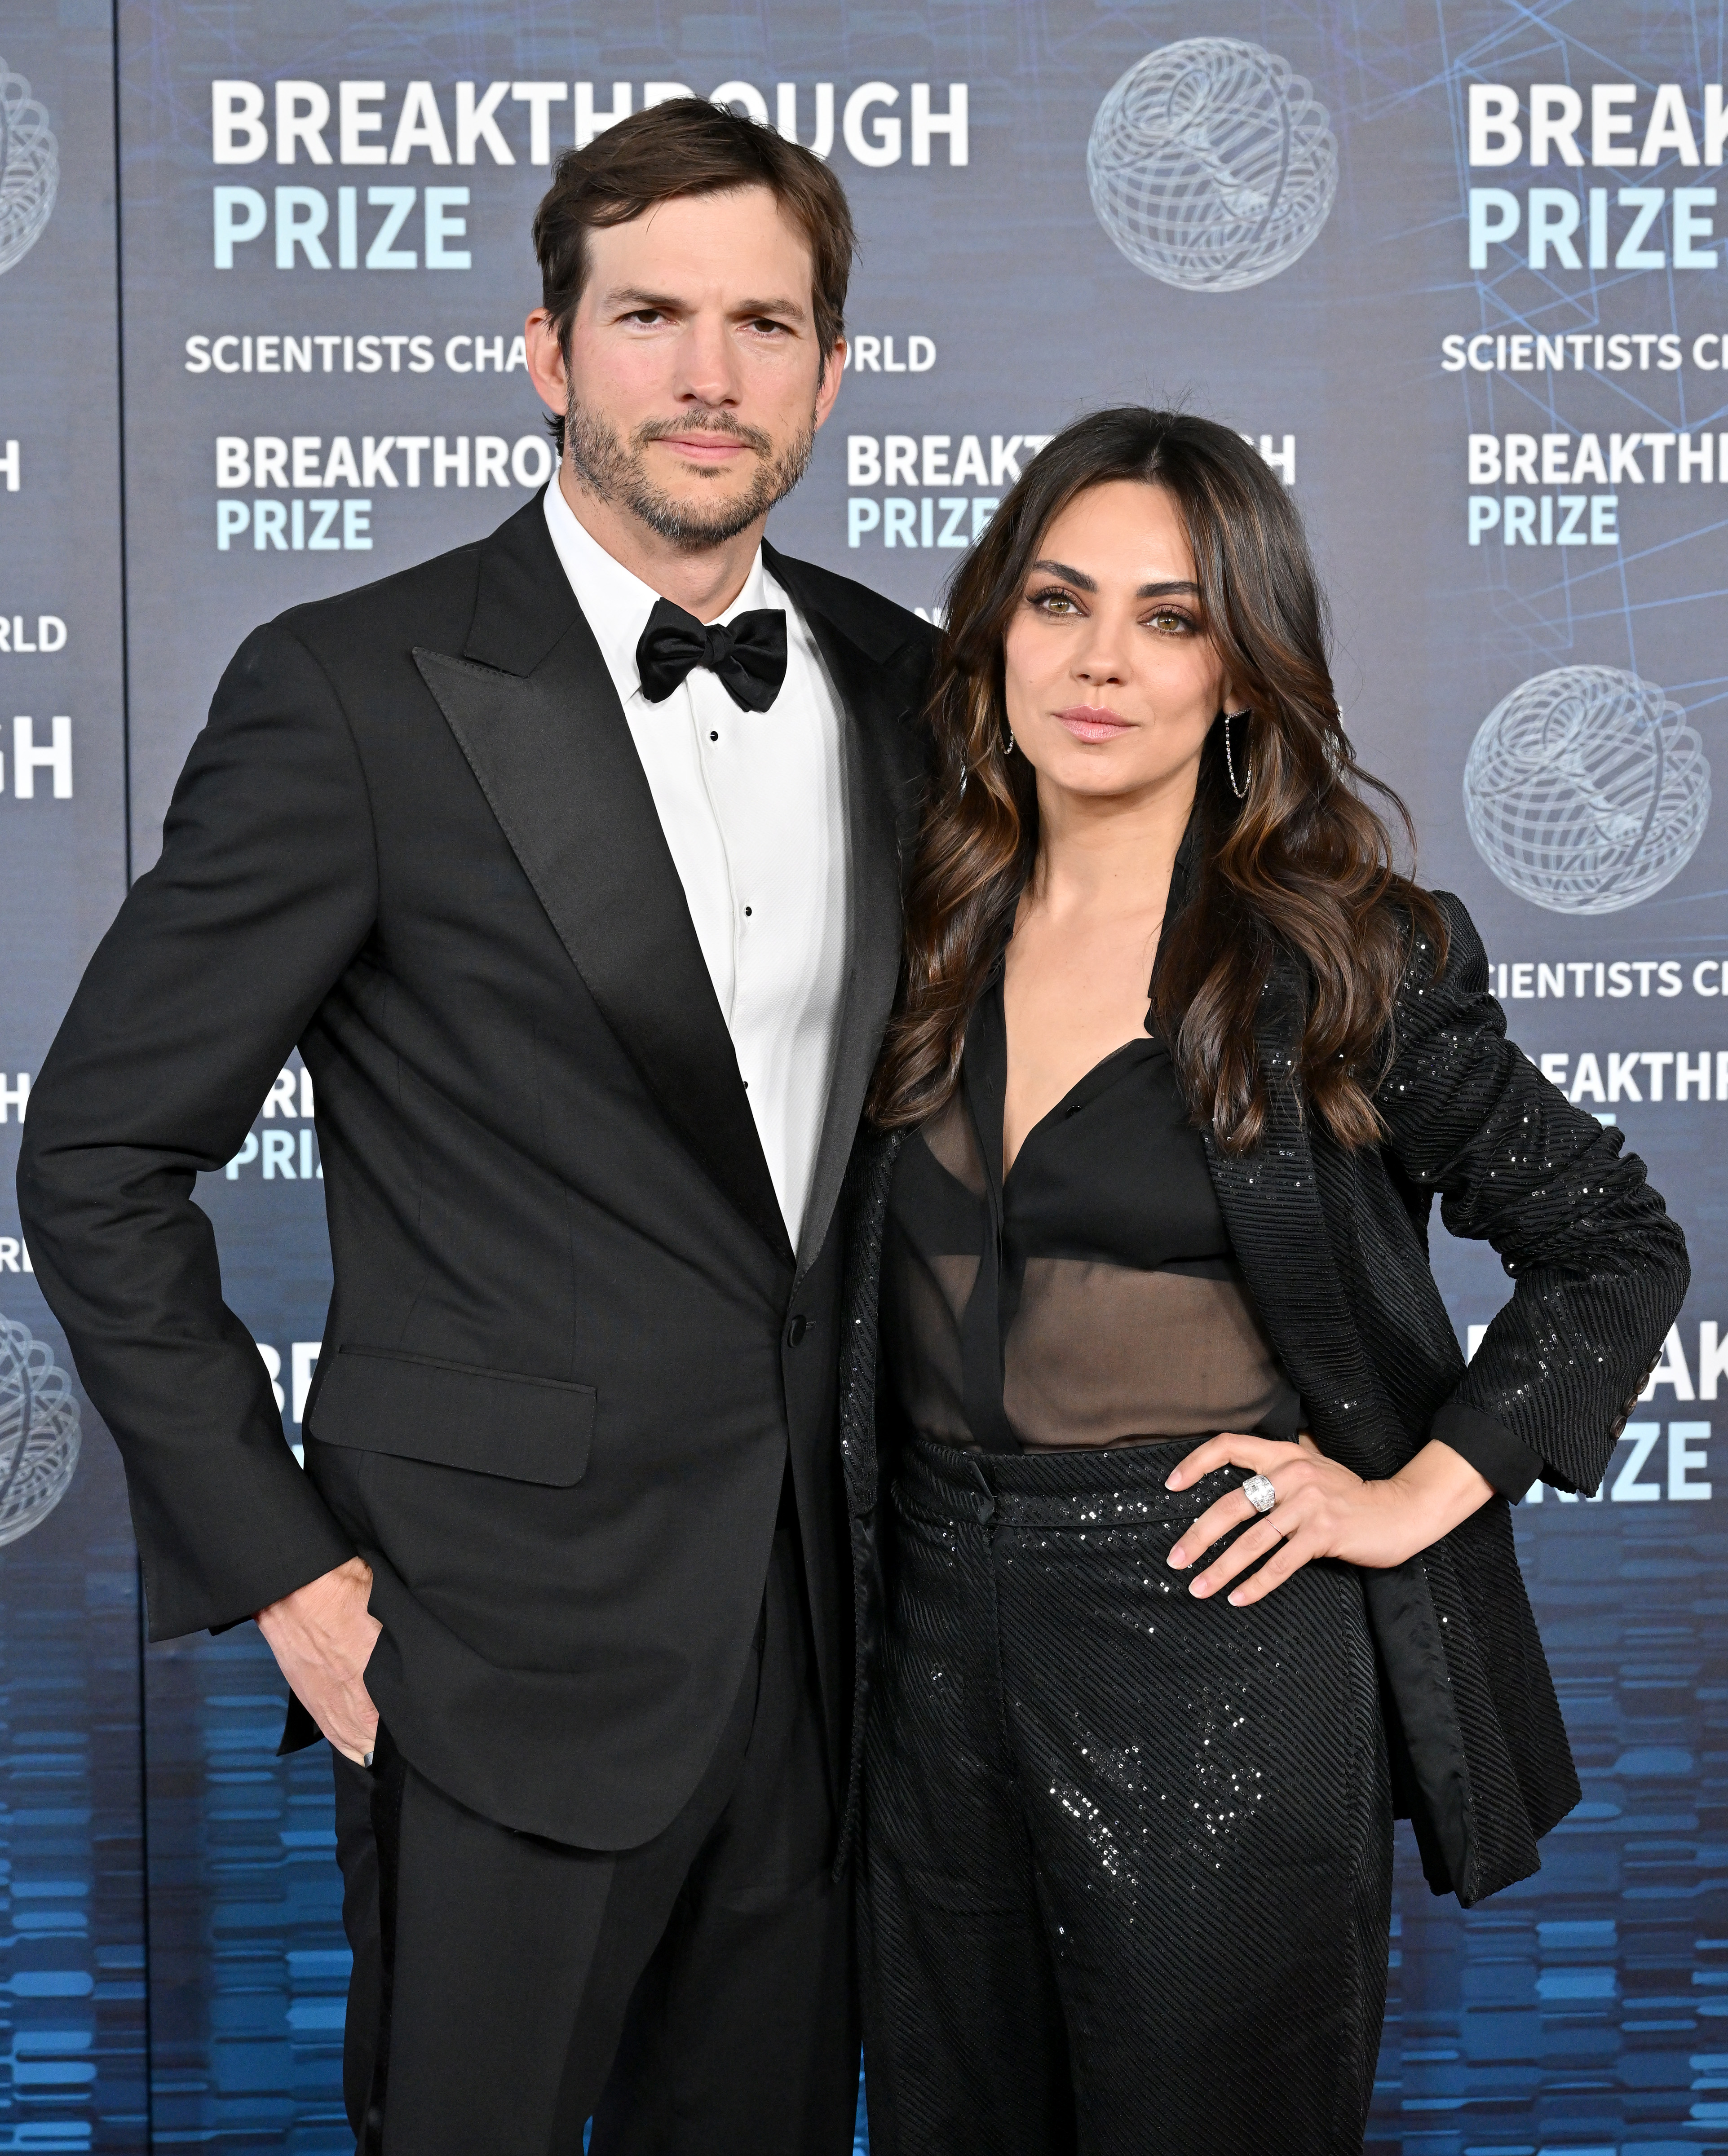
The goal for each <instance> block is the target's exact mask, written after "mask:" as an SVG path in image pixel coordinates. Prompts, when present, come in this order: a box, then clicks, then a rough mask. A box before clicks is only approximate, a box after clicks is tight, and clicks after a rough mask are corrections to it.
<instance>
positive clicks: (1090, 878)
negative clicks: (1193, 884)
mask: <svg viewBox="0 0 1728 2156" xmlns="http://www.w3.org/2000/svg"><path fill="white" fill-rule="evenodd" d="M1193 805H1194V784H1193V775H1192V774H1188V775H1187V785H1186V787H1185V788H1182V787H1177V788H1159V789H1158V790H1157V791H1156V793H1147V794H1142V795H1136V796H1134V797H1132V798H1128V799H1124V798H1120V797H1113V798H1107V799H1100V798H1099V797H1097V796H1096V795H1091V794H1081V793H1071V792H1069V790H1068V789H1066V788H1060V789H1059V788H1054V787H1045V786H1043V784H1040V786H1039V788H1038V860H1037V862H1036V864H1035V865H1034V867H1033V874H1032V880H1031V884H1030V885H1029V886H1028V891H1027V895H1026V902H1027V904H1028V905H1029V906H1031V907H1033V908H1036V910H1037V911H1039V912H1041V913H1044V914H1047V915H1049V916H1052V917H1053V918H1062V917H1073V916H1077V915H1084V914H1089V913H1091V912H1093V911H1096V910H1098V909H1100V908H1101V909H1103V910H1105V911H1109V912H1113V913H1119V914H1120V913H1140V912H1146V913H1149V914H1152V915H1161V913H1162V912H1163V911H1164V905H1165V901H1166V898H1167V895H1168V893H1169V890H1170V878H1171V874H1172V870H1173V869H1174V867H1175V865H1176V856H1177V849H1178V847H1180V845H1181V844H1182V834H1183V833H1184V832H1185V831H1186V830H1187V826H1188V817H1189V814H1190V812H1191V811H1192V808H1193Z"/></svg>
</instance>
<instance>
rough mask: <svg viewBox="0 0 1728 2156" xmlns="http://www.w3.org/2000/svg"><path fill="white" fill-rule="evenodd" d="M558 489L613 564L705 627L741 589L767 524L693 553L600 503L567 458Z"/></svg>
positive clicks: (761, 522) (763, 522)
mask: <svg viewBox="0 0 1728 2156" xmlns="http://www.w3.org/2000/svg"><path fill="white" fill-rule="evenodd" d="M558 489H559V491H560V492H561V494H562V495H563V496H564V499H565V500H566V502H567V504H568V505H569V508H570V513H571V515H572V516H573V517H575V519H576V521H577V523H578V524H580V525H581V526H582V529H583V531H586V532H587V535H588V536H589V537H590V538H591V539H592V540H594V541H595V542H597V544H598V545H600V546H602V547H604V548H605V549H606V551H607V552H608V554H610V555H611V557H612V558H613V561H614V562H619V563H621V564H622V565H623V567H625V568H627V569H628V571H629V572H630V574H631V575H632V576H633V577H640V579H641V580H642V582H643V583H644V584H646V585H647V586H648V588H649V590H650V591H655V592H658V593H659V595H660V597H661V598H663V599H670V600H671V601H672V603H673V604H674V606H681V607H682V608H684V609H685V612H686V613H693V614H694V615H695V617H696V619H697V620H698V621H702V622H708V621H716V620H718V619H719V618H720V615H721V614H723V613H725V612H726V608H728V607H729V606H730V605H731V603H732V602H733V600H734V599H735V598H737V596H738V594H739V593H740V592H741V591H742V590H743V588H744V580H745V578H746V577H748V576H749V574H750V568H751V563H752V562H754V561H755V559H756V550H757V548H758V547H760V546H761V543H762V527H763V526H764V525H766V524H767V521H768V520H767V516H766V515H764V516H759V517H758V518H757V519H756V522H755V523H754V524H751V525H750V526H748V527H747V528H746V530H744V531H741V532H739V534H738V535H737V536H736V538H733V539H726V540H722V541H721V542H720V543H719V545H717V546H714V547H703V548H701V549H700V551H699V552H690V550H689V549H688V548H686V547H679V546H677V545H676V544H674V542H673V541H671V540H669V539H664V538H662V537H661V536H660V534H659V532H658V531H650V530H649V527H648V526H647V525H645V524H644V522H643V521H642V520H641V518H640V517H638V516H632V515H631V514H630V512H629V511H628V510H624V509H618V508H615V507H614V506H613V505H612V503H610V502H608V501H602V500H601V499H600V497H599V495H597V494H595V493H594V492H593V491H592V489H590V488H588V487H586V486H584V485H582V481H581V480H579V479H578V478H577V475H576V471H575V469H574V467H573V466H572V464H571V462H570V459H569V458H568V457H566V458H565V459H564V462H563V464H562V465H561V466H560V467H559V471H558Z"/></svg>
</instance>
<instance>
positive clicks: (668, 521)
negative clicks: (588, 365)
mask: <svg viewBox="0 0 1728 2156" xmlns="http://www.w3.org/2000/svg"><path fill="white" fill-rule="evenodd" d="M670 434H725V435H727V436H729V437H730V438H731V439H732V440H734V441H738V442H742V443H743V444H744V445H745V446H746V449H753V450H754V451H755V452H756V459H757V461H756V477H755V478H754V480H752V481H751V484H750V485H749V486H748V487H746V490H745V491H744V492H743V494H742V495H737V496H735V497H734V498H733V499H732V500H729V501H727V502H726V503H725V504H724V505H723V506H722V505H719V504H716V505H715V507H713V508H711V509H708V508H704V507H702V506H700V505H699V504H697V503H695V502H690V501H682V500H679V499H678V497H677V496H676V495H670V494H668V493H667V492H666V490H665V489H664V487H659V486H656V485H655V484H654V481H653V480H651V479H650V478H649V475H648V461H647V457H646V454H645V452H646V449H647V446H648V444H649V443H650V442H658V441H663V440H664V439H665V438H666V437H667V436H668V435H670ZM564 440H565V444H566V446H567V449H569V452H570V461H571V463H572V465H573V466H574V467H575V470H576V475H577V478H578V479H579V480H581V481H582V484H583V485H585V486H586V487H587V488H588V489H589V490H591V491H592V493H594V494H597V495H598V496H599V497H600V499H601V500H602V501H603V502H605V503H606V504H607V506H608V507H609V508H613V509H623V510H628V511H629V513H630V514H631V515H632V516H638V517H639V518H640V519H641V520H642V521H643V522H644V524H645V525H647V526H648V528H649V531H655V532H658V533H659V536H660V537H661V538H663V539H668V540H670V541H671V542H672V544H673V545H674V547H684V548H685V549H686V550H687V551H688V552H690V553H693V554H694V553H700V552H703V551H704V550H705V548H707V547H718V546H721V545H723V544H724V543H725V542H726V540H728V539H736V537H737V536H738V534H739V533H740V532H741V531H747V530H748V528H749V527H750V526H751V525H752V524H754V523H755V522H756V519H757V518H758V517H760V516H767V513H768V511H770V510H771V509H772V507H773V506H774V504H775V503H776V502H777V501H778V500H781V499H782V496H783V495H788V494H790V493H791V492H792V489H793V488H794V487H795V486H796V485H797V483H798V481H799V480H801V479H802V477H803V475H804V471H805V469H806V467H807V466H808V464H809V462H810V454H811V451H812V450H813V449H814V447H815V445H816V416H815V413H812V414H811V417H810V423H809V424H808V426H807V427H806V428H805V429H804V430H803V431H802V434H798V435H797V436H796V437H795V438H794V439H793V440H792V441H791V442H789V443H788V444H787V446H786V447H785V448H784V449H782V450H781V451H780V453H779V454H777V455H776V454H774V444H773V441H772V438H771V437H770V436H768V435H767V434H763V433H762V432H761V429H759V428H756V427H746V426H745V425H744V424H743V423H741V421H739V420H736V419H734V418H732V417H731V415H730V414H729V413H725V412H710V413H705V414H703V415H702V416H701V417H700V418H685V419H649V420H647V421H645V422H644V423H643V424H642V425H641V426H639V427H638V429H636V431H635V433H634V434H633V435H632V436H631V438H630V445H629V447H628V449H626V448H625V446H624V444H623V442H622V441H621V440H620V439H618V434H616V433H615V432H614V431H613V429H612V428H611V427H609V426H608V424H607V423H606V422H605V420H604V419H602V418H600V416H599V415H598V413H593V412H589V411H587V410H585V409H584V408H582V406H581V405H580V404H578V403H577V401H576V392H575V389H574V388H573V387H572V390H571V393H570V403H569V406H568V408H567V412H566V414H565V423H564Z"/></svg>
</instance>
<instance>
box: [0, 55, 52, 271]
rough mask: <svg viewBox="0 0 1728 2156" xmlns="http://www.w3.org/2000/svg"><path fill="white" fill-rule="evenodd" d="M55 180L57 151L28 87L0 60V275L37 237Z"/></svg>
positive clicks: (49, 206) (19, 259) (46, 216)
mask: <svg viewBox="0 0 1728 2156" xmlns="http://www.w3.org/2000/svg"><path fill="white" fill-rule="evenodd" d="M59 183H60V149H59V144H58V143H57V142H56V141H54V135H53V132H52V131H51V130H50V128H49V124H48V115H47V113H45V112H44V110H43V109H42V107H41V106H40V105H38V103H37V102H36V100H35V99H34V98H33V97H32V96H31V95H30V85H29V84H28V82H26V81H25V80H24V78H23V76H22V75H21V74H13V72H12V70H11V69H9V68H8V66H7V64H6V63H5V61H4V60H3V59H0V276H3V275H5V273H6V272H7V270H8V269H11V268H12V267H13V264H14V263H18V262H22V261H23V259H24V257H25V255H27V254H28V253H29V251H30V249H32V248H33V246H34V245H35V244H36V243H37V241H38V239H40V238H41V237H42V228H43V227H44V225H45V224H46V223H48V220H49V214H50V213H51V212H52V210H53V208H54V193H55V190H56V189H57V188H58V187H59Z"/></svg>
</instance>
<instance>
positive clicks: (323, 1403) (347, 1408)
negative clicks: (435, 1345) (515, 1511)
mask: <svg viewBox="0 0 1728 2156" xmlns="http://www.w3.org/2000/svg"><path fill="white" fill-rule="evenodd" d="M594 1399H595V1394H594V1389H593V1387H592V1385H572V1384H569V1383H566V1382H565V1381H564V1380H563V1379H562V1378H529V1377H522V1376H520V1375H518V1374H517V1373H514V1372H512V1371H509V1370H483V1369H479V1368H476V1367H475V1365H474V1364H473V1363H444V1362H440V1361H438V1359H437V1358H435V1357H433V1356H430V1355H402V1354H397V1353H395V1352H394V1351H393V1350H392V1349H390V1348H384V1347H343V1348H341V1350H340V1351H339V1352H338V1353H337V1354H336V1357H335V1358H334V1361H333V1364H332V1367H331V1368H330V1369H329V1371H328V1372H327V1373H326V1377H325V1379H324V1382H323V1383H322V1384H321V1385H320V1388H319V1390H318V1399H317V1403H316V1404H315V1407H314V1408H313V1410H312V1417H311V1430H312V1435H313V1436H314V1437H315V1438H316V1439H317V1440H319V1441H320V1443H321V1444H325V1445H350V1446H352V1447H353V1448H354V1449H356V1450H358V1451H361V1452H387V1453H389V1454H391V1455H392V1456H393V1457H395V1458H397V1459H398V1460H426V1461H428V1462H429V1463H430V1464H431V1465H432V1466H436V1467H462V1468H465V1469H466V1470H467V1471H469V1474H472V1475H499V1476H505V1478H506V1479H507V1480H509V1481H512V1482H540V1483H544V1484H546V1486H548V1487H550V1488H552V1489H559V1490H565V1489H568V1488H569V1487H570V1486H572V1484H573V1483H577V1482H580V1481H581V1480H582V1476H584V1475H585V1474H586V1473H587V1466H588V1447H589V1445H590V1444H591V1442H592V1439H593V1435H594Z"/></svg>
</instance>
